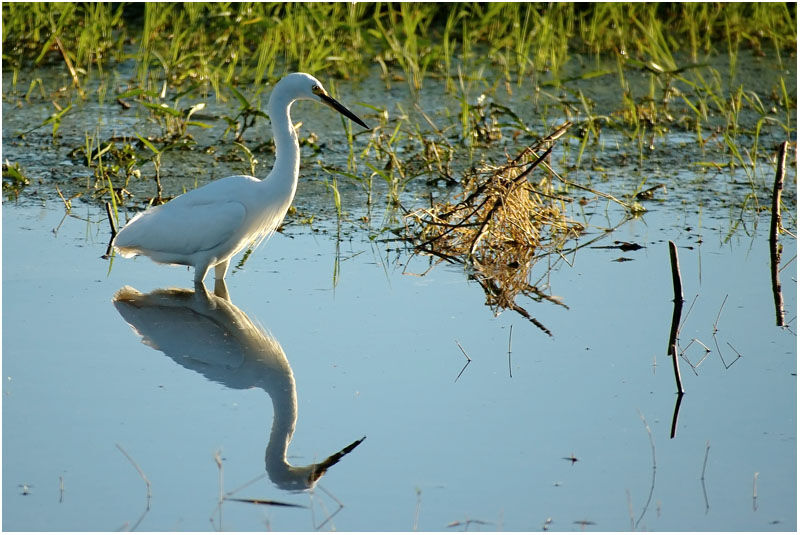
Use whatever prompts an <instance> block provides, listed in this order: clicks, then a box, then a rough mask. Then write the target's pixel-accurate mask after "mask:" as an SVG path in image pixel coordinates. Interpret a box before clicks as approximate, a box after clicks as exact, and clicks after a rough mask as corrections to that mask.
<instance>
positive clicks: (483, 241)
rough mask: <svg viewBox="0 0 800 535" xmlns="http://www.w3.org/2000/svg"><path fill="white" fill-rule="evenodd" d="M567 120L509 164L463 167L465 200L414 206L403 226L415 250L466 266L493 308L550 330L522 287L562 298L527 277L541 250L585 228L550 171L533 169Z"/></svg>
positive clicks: (557, 246) (541, 296) (537, 295)
mask: <svg viewBox="0 0 800 535" xmlns="http://www.w3.org/2000/svg"><path fill="white" fill-rule="evenodd" d="M570 126H571V123H569V122H567V123H564V124H562V125H561V126H559V127H558V128H556V129H555V130H554V131H553V132H552V133H551V134H550V135H548V136H547V137H545V138H543V139H541V140H540V141H537V142H536V143H534V144H532V145H531V146H529V147H527V148H526V149H525V150H523V151H522V152H521V153H520V154H519V155H518V156H517V157H516V158H514V159H513V160H511V161H509V162H507V163H506V164H505V165H502V166H499V167H495V166H488V165H487V166H485V167H484V168H482V169H477V170H474V171H472V172H468V173H466V174H465V176H464V179H463V181H462V187H463V191H462V192H461V193H460V194H459V196H460V197H461V200H459V201H457V202H450V201H444V202H438V203H436V204H434V205H433V206H431V207H430V208H426V209H418V210H414V211H412V212H409V213H408V214H407V215H406V222H407V224H406V227H405V228H404V231H403V232H404V233H403V238H404V239H406V240H407V241H408V242H410V243H411V244H413V246H414V249H415V251H416V252H417V253H418V254H426V255H431V256H433V257H436V258H437V259H438V261H446V262H450V263H457V264H463V265H465V266H467V267H468V268H469V270H470V276H471V278H473V279H474V280H475V281H477V282H478V284H480V286H481V288H483V291H484V293H485V294H486V304H487V305H489V306H490V307H491V308H492V309H493V310H494V311H495V313H496V314H499V313H500V312H501V311H502V310H505V309H511V310H514V311H516V312H518V313H519V314H521V315H522V316H524V317H525V318H527V319H528V320H529V321H530V322H531V323H533V324H534V325H536V326H537V327H538V328H539V329H541V330H542V331H544V332H545V333H547V334H548V335H552V333H551V332H550V331H549V330H548V329H547V327H545V326H544V325H543V324H542V323H540V322H539V321H538V320H537V319H536V318H534V317H533V316H531V315H530V314H529V313H528V311H527V310H526V309H525V308H523V307H522V306H521V305H519V304H518V303H517V302H516V300H517V297H518V296H519V295H520V294H521V295H525V296H527V297H529V298H531V299H533V300H535V301H542V300H546V301H550V302H553V303H556V304H558V305H562V306H565V305H563V303H561V301H560V300H559V299H558V298H557V297H554V296H552V295H550V294H549V293H547V291H546V290H544V289H542V288H541V287H540V286H539V285H538V283H531V282H530V277H531V270H532V268H533V266H534V264H535V263H536V261H537V260H538V259H539V258H542V257H543V256H546V255H547V254H550V253H558V252H559V251H560V250H561V249H562V248H563V245H564V244H565V242H566V241H567V240H568V239H571V238H577V237H578V236H579V235H580V234H581V233H582V231H583V230H584V229H583V226H582V225H581V224H580V223H576V222H574V221H570V220H569V219H568V218H567V216H566V214H565V211H564V204H565V203H566V202H567V201H569V199H565V198H563V197H561V196H559V195H557V193H556V191H555V188H554V186H553V180H552V178H553V177H552V174H549V173H545V174H543V175H542V176H541V177H540V178H539V179H535V178H534V176H533V171H534V170H536V169H537V168H539V166H540V165H541V164H542V163H543V162H544V161H545V160H546V159H547V158H548V157H549V156H550V153H551V151H552V150H553V147H554V144H555V142H556V140H557V139H558V138H559V137H561V136H562V135H564V133H566V131H567V129H568V128H569V127H570ZM542 167H544V166H542Z"/></svg>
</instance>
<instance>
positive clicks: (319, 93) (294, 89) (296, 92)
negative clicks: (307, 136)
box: [273, 72, 369, 128]
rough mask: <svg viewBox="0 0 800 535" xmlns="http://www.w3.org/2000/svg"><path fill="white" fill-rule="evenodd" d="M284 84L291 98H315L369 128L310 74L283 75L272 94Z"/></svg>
mask: <svg viewBox="0 0 800 535" xmlns="http://www.w3.org/2000/svg"><path fill="white" fill-rule="evenodd" d="M284 84H286V85H287V86H288V87H289V88H290V89H288V91H289V93H290V94H291V95H292V97H293V98H295V99H298V100H316V101H317V102H322V103H323V104H326V105H328V106H330V107H331V108H333V109H334V110H336V111H338V112H339V113H341V114H342V115H344V116H345V117H347V118H348V119H350V120H351V121H353V122H354V123H356V124H358V125H359V126H363V127H364V128H369V127H368V126H367V125H366V124H365V123H364V121H362V120H361V119H359V118H358V116H357V115H356V114H355V113H353V112H351V111H350V110H348V109H347V108H345V107H344V106H343V105H342V104H340V103H339V102H338V101H337V100H336V99H335V98H333V97H332V96H330V95H329V94H328V92H327V91H326V90H325V88H324V87H322V83H321V82H320V81H319V80H317V79H316V78H314V77H313V76H311V75H310V74H306V73H304V72H296V73H293V74H289V75H287V76H285V77H284V78H283V79H282V80H281V81H280V82H278V85H276V86H275V89H274V90H273V94H275V93H276V92H278V91H279V89H283V87H282V86H283V85H284Z"/></svg>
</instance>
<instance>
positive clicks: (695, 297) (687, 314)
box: [678, 294, 700, 332]
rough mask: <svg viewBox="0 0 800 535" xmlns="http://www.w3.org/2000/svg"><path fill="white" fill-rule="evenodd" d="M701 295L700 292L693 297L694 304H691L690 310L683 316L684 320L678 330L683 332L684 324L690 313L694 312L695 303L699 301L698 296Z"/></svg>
mask: <svg viewBox="0 0 800 535" xmlns="http://www.w3.org/2000/svg"><path fill="white" fill-rule="evenodd" d="M698 297H700V294H694V299H692V304H691V305H689V310H687V311H686V315H685V316H684V317H683V321H682V322H681V324H680V325H679V326H678V332H681V330H682V329H683V324H684V323H686V320H688V319H689V314H691V313H692V309H693V308H694V304H695V303H696V302H697V298H698Z"/></svg>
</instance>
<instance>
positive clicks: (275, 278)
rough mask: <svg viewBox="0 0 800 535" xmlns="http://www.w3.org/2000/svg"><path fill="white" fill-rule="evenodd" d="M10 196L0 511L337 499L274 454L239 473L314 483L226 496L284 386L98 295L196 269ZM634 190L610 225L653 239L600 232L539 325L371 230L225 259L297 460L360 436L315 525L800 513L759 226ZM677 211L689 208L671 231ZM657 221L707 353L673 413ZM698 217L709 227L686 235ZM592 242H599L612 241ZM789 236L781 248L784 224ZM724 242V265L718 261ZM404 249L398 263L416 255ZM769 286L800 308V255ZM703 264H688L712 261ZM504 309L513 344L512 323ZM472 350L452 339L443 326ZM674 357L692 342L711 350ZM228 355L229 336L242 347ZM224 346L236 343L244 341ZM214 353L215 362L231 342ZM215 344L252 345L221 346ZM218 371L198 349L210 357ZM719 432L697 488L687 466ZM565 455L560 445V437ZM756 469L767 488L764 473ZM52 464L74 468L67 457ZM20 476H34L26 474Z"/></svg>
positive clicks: (85, 518) (711, 518) (77, 519)
mask: <svg viewBox="0 0 800 535" xmlns="http://www.w3.org/2000/svg"><path fill="white" fill-rule="evenodd" d="M75 215H80V216H81V217H84V216H88V218H89V219H90V220H91V221H100V222H99V223H86V222H85V221H83V220H79V219H76V218H73V217H67V218H66V219H65V220H64V222H63V223H61V225H60V227H59V229H58V233H57V234H56V233H54V232H53V231H52V229H54V228H55V227H57V226H58V225H59V223H60V220H61V219H62V216H63V209H61V207H59V206H58V205H57V204H55V203H48V204H47V205H46V206H33V205H29V204H28V205H22V206H15V205H13V204H7V205H6V206H5V207H4V211H3V259H4V261H3V296H4V297H3V303H4V306H3V308H4V312H3V317H4V336H3V355H4V362H3V377H4V385H3V396H4V399H3V431H4V432H3V437H4V440H3V464H4V466H3V473H4V476H3V502H4V503H3V511H4V518H3V524H4V529H6V530H30V529H32V530H51V529H55V530H83V529H90V530H112V529H117V528H120V527H126V526H127V527H131V526H132V525H133V523H134V522H135V521H136V520H137V518H138V517H139V515H140V514H141V513H142V512H143V510H144V508H145V504H146V488H145V484H144V482H143V480H142V479H141V478H140V476H139V475H138V474H137V472H136V470H135V468H134V467H133V466H132V465H131V463H130V462H129V461H128V460H127V459H126V458H125V457H124V456H123V455H122V453H121V452H120V451H119V450H118V449H117V448H116V446H115V445H117V444H119V445H120V446H122V447H123V448H124V450H125V451H126V452H128V454H130V456H131V457H132V458H133V459H134V460H135V461H136V463H137V464H138V466H139V467H140V468H141V469H142V471H143V472H144V474H146V476H147V478H148V479H149V481H150V482H151V485H152V499H151V508H150V510H149V512H148V513H147V514H146V516H145V517H144V519H143V520H142V521H141V523H140V524H139V525H138V529H141V530H206V529H211V528H212V524H211V523H210V522H209V518H214V525H215V526H217V527H219V522H220V521H221V522H222V527H223V528H224V529H228V530H259V529H263V528H264V527H265V526H268V527H270V528H271V529H274V530H298V529H299V530H310V529H313V528H314V526H315V525H319V524H320V523H321V522H322V521H323V520H324V519H325V517H326V515H327V514H328V513H331V512H334V511H335V510H336V508H337V505H336V502H334V501H332V499H331V498H330V497H329V496H328V495H327V494H325V493H324V492H322V491H321V490H320V489H319V488H317V489H316V490H315V491H314V492H313V494H312V495H311V497H309V496H307V495H306V494H297V493H292V492H288V491H281V490H279V489H278V488H277V487H276V486H275V485H273V484H272V483H271V482H270V480H269V479H268V478H265V477H261V479H260V480H259V481H257V482H256V483H254V484H252V485H250V486H248V487H246V488H245V489H243V490H241V491H239V492H238V493H237V494H236V495H234V497H242V498H261V499H272V500H278V501H284V502H290V503H296V504H299V505H304V506H306V507H309V509H300V508H281V507H268V506H258V505H252V504H245V503H236V502H226V503H225V504H224V505H223V513H222V515H220V514H219V513H216V514H215V507H216V503H217V498H218V493H219V478H218V476H219V474H218V468H217V465H216V464H215V461H214V454H215V452H216V451H217V450H221V454H222V458H223V471H224V483H223V484H224V489H225V491H229V490H233V489H235V488H236V487H238V486H240V485H242V484H245V483H247V482H248V481H250V480H252V479H253V478H257V477H259V476H263V474H264V459H265V448H266V447H267V443H268V439H269V436H270V429H271V426H272V420H273V407H272V402H271V400H270V397H269V396H268V395H267V393H266V392H265V390H264V389H259V388H252V389H249V390H239V389H232V388H229V387H226V386H225V385H224V384H220V383H219V382H215V381H214V380H209V378H208V376H204V375H203V374H200V373H196V372H195V371H190V369H188V366H182V365H180V363H177V362H176V360H173V358H168V357H167V356H165V353H163V352H161V351H158V350H155V349H153V348H151V347H147V346H146V345H143V344H142V343H141V342H140V337H139V336H137V335H136V334H135V333H134V332H132V330H131V328H130V327H129V326H128V324H127V323H126V321H125V320H124V319H123V317H121V316H120V315H119V314H118V313H117V310H116V309H115V307H114V306H113V305H112V303H111V300H112V297H113V296H114V294H115V293H116V292H117V291H118V290H119V289H120V288H121V287H123V286H126V285H130V286H133V287H135V288H136V289H137V290H139V291H141V292H151V291H153V290H156V289H158V288H166V287H172V286H177V287H186V286H188V285H189V284H188V283H190V281H191V276H190V274H189V273H188V272H187V271H186V270H184V269H181V268H165V267H158V266H155V265H153V264H151V263H149V262H145V261H143V260H136V261H133V262H120V261H119V260H117V261H115V263H114V265H113V268H112V270H111V273H110V274H107V262H106V261H104V260H102V259H100V258H99V257H100V255H102V254H103V252H104V251H105V243H104V239H105V238H106V234H105V222H104V220H103V214H101V213H100V212H99V211H98V210H96V209H94V208H86V207H84V208H82V209H76V210H75ZM694 219H695V217H694V216H693V215H690V214H679V215H675V214H672V215H667V214H648V215H647V216H645V218H643V219H641V220H635V221H632V222H629V223H627V224H625V225H624V226H623V227H622V228H621V229H620V230H619V231H618V233H617V235H616V238H617V239H630V240H635V241H638V242H641V243H644V244H646V246H647V247H646V248H645V249H642V250H640V251H638V252H636V253H635V254H633V255H630V256H632V257H634V261H632V262H624V263H617V262H612V261H611V260H612V259H614V258H616V257H617V256H618V255H617V254H614V253H613V252H611V251H609V250H604V249H594V250H589V251H587V252H585V253H584V254H581V255H578V256H577V258H576V260H575V263H574V265H573V267H568V266H562V267H561V268H560V269H558V270H557V271H555V272H553V273H552V274H551V279H550V280H551V285H552V287H553V289H554V290H555V291H556V293H558V294H559V295H561V296H563V298H564V300H565V302H567V303H568V304H569V306H570V310H563V309H561V308H558V307H555V306H552V305H550V304H539V305H537V306H535V307H534V308H532V309H531V310H532V313H533V314H534V315H535V316H537V317H538V318H539V319H540V320H541V321H543V322H544V323H545V324H547V325H548V327H549V328H550V329H551V330H552V331H553V332H554V334H555V336H554V337H553V338H552V339H551V338H548V337H547V336H545V335H544V334H542V333H541V332H540V331H538V330H537V329H536V328H534V327H533V326H532V325H530V324H529V323H528V322H527V321H525V320H523V319H521V318H520V317H518V316H515V315H514V314H513V313H509V312H506V313H504V314H502V315H501V316H500V317H498V318H493V317H492V315H491V313H490V311H489V310H488V309H486V308H485V307H484V306H482V300H483V296H482V292H481V291H480V289H479V288H477V287H476V285H474V284H472V285H471V284H468V283H466V282H465V276H464V273H463V272H462V271H460V270H457V269H448V268H443V267H440V268H437V269H435V270H434V271H432V272H431V273H429V274H428V275H426V276H425V277H422V278H419V277H414V276H409V275H403V274H402V267H398V266H396V265H394V264H392V263H391V262H389V267H388V269H385V268H384V266H383V263H384V262H385V261H386V260H385V258H383V256H384V255H382V254H381V252H380V251H376V249H375V247H374V245H373V244H372V243H371V242H369V241H368V240H364V239H361V238H359V237H356V238H354V239H353V240H352V241H348V242H345V243H344V244H342V251H341V254H342V256H343V257H349V259H347V260H344V261H342V263H341V273H340V279H339V283H338V285H337V286H336V288H335V290H334V289H332V285H331V273H332V269H333V261H334V257H335V242H334V240H332V239H331V238H329V237H320V236H315V235H313V234H312V233H310V232H307V231H304V230H299V231H295V232H292V233H291V237H288V236H284V235H280V234H279V235H276V236H275V237H274V239H273V240H272V241H271V242H270V243H269V244H268V245H267V246H265V247H264V248H263V249H259V250H258V251H257V252H256V253H254V255H253V258H252V259H251V260H250V261H249V263H248V264H247V265H246V268H245V269H244V270H242V271H240V272H238V273H236V274H235V275H233V276H231V277H230V280H229V291H230V296H231V302H232V303H233V304H234V305H235V306H236V307H238V309H240V310H241V311H242V313H244V314H245V315H246V316H247V317H248V318H249V320H250V321H251V322H253V323H254V324H256V325H261V326H263V327H264V328H265V329H267V330H268V331H269V332H271V333H272V336H274V338H275V340H277V342H278V343H279V344H280V346H281V347H282V348H283V351H284V353H285V355H286V359H287V361H288V363H289V365H290V368H291V372H292V374H293V377H294V381H295V384H296V396H297V427H296V432H295V434H294V437H293V439H292V442H291V444H290V445H289V449H288V452H289V462H290V463H292V464H296V465H306V464H310V463H312V462H315V461H317V462H318V461H320V460H322V459H324V458H325V457H327V456H328V455H330V454H332V453H334V452H336V451H338V450H339V449H341V448H343V447H344V446H346V445H347V444H349V443H351V442H352V441H354V440H356V439H358V438H360V437H362V436H365V435H366V437H367V438H366V440H365V441H364V442H363V443H362V444H361V445H359V446H358V447H357V448H356V449H355V450H354V451H352V452H351V453H349V454H348V455H346V456H345V457H344V458H343V459H342V460H341V461H340V462H339V464H337V465H336V466H334V467H332V468H331V469H330V470H329V472H328V473H327V474H325V475H324V476H323V477H322V479H321V480H320V485H321V486H322V487H323V488H324V489H325V490H327V491H328V492H330V493H331V494H332V495H334V496H335V497H336V498H337V499H338V500H339V501H340V502H342V503H343V504H344V506H345V507H344V509H343V510H342V511H340V512H339V513H338V514H337V515H336V516H335V517H334V518H333V519H332V520H331V521H330V522H329V523H328V524H326V525H325V526H323V529H329V528H333V527H335V528H336V529H339V530H373V529H378V530H410V529H412V528H413V527H417V528H419V529H421V530H441V529H445V528H446V526H447V525H448V524H450V523H452V522H456V521H459V522H462V526H464V524H463V523H464V522H466V521H467V520H473V521H482V522H486V523H487V524H472V525H471V528H481V529H490V528H493V529H506V530H537V529H539V528H540V527H541V526H542V524H543V523H544V522H545V521H546V519H548V518H552V523H551V525H550V528H551V529H557V530H574V529H578V528H579V527H580V525H579V524H575V522H580V521H583V520H587V521H590V522H593V524H591V525H590V526H587V527H588V528H590V529H600V530H611V531H613V530H623V529H629V528H630V525H631V512H630V511H631V508H632V511H633V517H634V522H635V521H636V520H638V519H639V517H640V515H642V508H643V507H644V505H645V503H646V501H647V498H648V494H649V493H650V488H651V485H653V459H652V450H651V447H650V443H649V437H648V432H647V429H646V428H645V425H644V423H643V421H642V418H644V419H645V420H646V422H647V425H648V426H649V429H650V431H651V432H652V439H653V443H654V446H655V458H656V470H655V485H654V487H653V495H652V500H651V501H650V504H649V507H648V508H647V510H646V511H645V512H644V514H643V516H642V518H641V520H640V522H639V523H638V524H636V525H637V527H638V528H647V529H651V530H685V529H690V530H738V529H745V530H771V529H777V530H786V529H789V530H792V529H794V526H795V524H796V516H795V512H796V509H795V504H796V493H795V487H796V479H795V474H796V455H795V451H796V433H795V429H796V412H795V399H796V376H795V373H796V358H795V357H796V355H795V344H796V337H795V335H794V334H793V333H792V332H790V331H786V330H781V329H779V328H777V327H775V325H774V315H773V306H772V296H771V291H770V279H769V263H768V262H769V255H768V247H767V245H766V243H767V241H766V238H765V237H764V236H763V232H759V233H757V234H756V235H755V236H754V237H753V238H752V239H751V238H742V237H737V238H734V239H733V240H731V241H730V242H729V243H726V244H723V243H721V239H720V238H721V237H723V236H724V234H725V230H726V223H725V222H724V221H713V220H706V221H705V222H704V224H703V226H695V222H694ZM687 225H688V226H691V227H692V231H691V232H685V231H682V230H680V229H681V228H685V227H686V226H687ZM665 235H669V237H670V238H672V239H674V240H676V242H677V243H678V245H679V246H680V247H681V249H680V255H681V266H682V270H683V275H684V284H685V291H686V296H687V303H690V302H691V300H692V299H693V297H694V295H695V294H699V297H698V299H697V302H696V304H695V306H694V308H693V309H692V310H691V312H690V313H689V315H688V317H687V319H686V323H685V325H684V327H683V330H682V333H681V339H682V343H683V344H684V345H686V344H687V343H688V341H689V340H690V339H691V338H692V337H697V338H699V339H701V340H702V341H703V342H704V343H705V344H706V345H709V347H711V348H712V349H714V346H713V345H712V344H713V340H712V338H711V336H712V327H713V325H714V322H715V320H716V317H717V314H718V313H719V309H720V307H721V305H722V302H723V299H724V298H725V296H726V295H727V296H728V299H727V301H726V303H725V307H724V309H723V310H722V314H721V316H720V319H719V322H718V329H719V333H718V334H717V339H718V341H719V344H720V347H721V349H722V351H723V355H724V357H725V359H726V361H727V363H728V364H730V362H731V361H733V359H734V358H735V354H734V353H733V351H731V350H730V348H729V346H728V345H727V344H728V343H730V344H731V345H732V346H733V347H734V348H735V349H736V350H737V351H738V352H739V353H741V354H742V355H743V357H742V358H741V359H740V360H739V361H737V362H736V363H735V364H733V365H732V366H730V368H728V369H726V368H725V367H724V365H723V363H722V361H721V360H720V358H719V356H718V355H717V354H716V352H714V353H712V354H711V355H709V356H708V358H707V359H706V360H705V361H704V362H703V363H702V364H701V365H700V367H699V369H698V374H699V375H698V376H695V375H694V374H693V373H692V372H691V370H690V369H689V368H688V367H686V366H685V363H684V370H683V377H684V384H685V388H686V391H687V394H686V396H685V398H684V399H683V402H682V405H681V408H680V418H679V426H678V430H677V436H676V438H674V439H670V438H669V433H670V427H671V423H672V415H673V408H674V402H675V395H674V392H675V384H674V379H673V377H672V370H671V366H670V361H669V359H668V358H667V357H666V355H665V348H666V344H667V336H668V329H669V321H670V317H671V312H672V310H671V309H672V307H671V302H670V299H671V291H672V290H671V287H670V282H669V281H670V275H669V266H668V260H667V258H668V255H667V247H666V243H665V242H664V237H665ZM698 235H702V236H703V243H702V244H700V245H698V244H697V243H696V242H697V237H698ZM601 243H602V242H601ZM784 245H785V247H786V251H785V253H784V258H786V259H790V258H792V256H793V255H794V254H795V252H796V250H795V249H794V242H793V241H790V240H786V241H784ZM732 266H735V269H734V268H732ZM410 268H411V266H410V267H409V269H410ZM789 271H790V270H786V271H785V272H784V273H785V276H784V298H785V299H786V308H787V310H788V311H789V314H790V315H793V314H794V311H795V310H796V298H795V296H796V279H795V278H794V277H792V276H790V274H789ZM701 275H702V276H701ZM512 326H513V334H512V353H511V365H512V374H511V376H509V370H508V337H509V329H511V328H512ZM456 340H458V342H459V343H460V344H461V346H462V347H463V348H464V350H465V351H467V352H468V354H469V355H470V356H471V357H472V362H471V363H470V365H469V366H468V367H467V368H466V369H465V370H464V371H463V374H462V375H461V376H460V378H459V379H458V381H455V378H456V377H457V375H458V373H459V371H460V370H461V368H462V367H463V365H464V363H465V359H464V357H463V356H462V354H461V352H460V350H459V349H458V346H457V345H456V343H455V341H456ZM688 356H689V358H690V359H692V360H693V361H694V362H697V361H698V360H699V359H700V358H701V357H702V352H699V353H694V354H692V352H691V351H689V352H688ZM234 357H235V356H234ZM234 357H232V358H234ZM224 364H225V363H222V365H224ZM228 366H229V367H233V368H237V367H240V366H242V364H241V358H238V359H237V358H234V360H233V362H232V363H231V364H228ZM212 373H213V371H212ZM707 444H708V445H709V446H710V449H709V453H708V461H707V466H706V470H705V479H704V482H705V492H706V495H707V499H708V507H706V501H705V499H704V496H703V486H702V483H703V482H702V481H701V479H700V476H701V473H702V469H703V464H704V458H705V454H706V445H707ZM573 455H574V456H575V457H577V458H578V459H579V460H578V461H577V462H576V463H574V464H573V463H572V462H571V461H570V460H568V459H565V458H569V457H571V456H573ZM755 473H758V476H757V502H754V500H753V479H754V474H755ZM60 478H61V479H62V481H63V491H62V490H60V488H59V479H60ZM19 485H29V486H30V493H29V494H23V493H22V492H21V491H22V488H21V487H18V486H19Z"/></svg>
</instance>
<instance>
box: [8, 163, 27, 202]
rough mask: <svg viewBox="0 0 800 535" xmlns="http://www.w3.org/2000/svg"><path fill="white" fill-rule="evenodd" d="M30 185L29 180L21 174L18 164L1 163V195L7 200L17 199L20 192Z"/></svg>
mask: <svg viewBox="0 0 800 535" xmlns="http://www.w3.org/2000/svg"><path fill="white" fill-rule="evenodd" d="M30 183H31V181H30V179H29V178H28V177H26V176H25V175H24V174H22V169H21V168H20V166H19V164H18V163H13V164H12V163H9V162H8V160H6V161H5V163H3V193H4V194H5V196H6V198H7V199H17V198H19V194H20V193H22V190H23V189H25V187H26V186H28V185H29V184H30Z"/></svg>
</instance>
